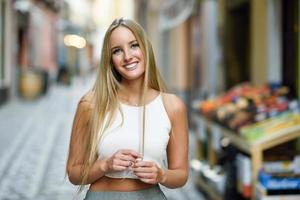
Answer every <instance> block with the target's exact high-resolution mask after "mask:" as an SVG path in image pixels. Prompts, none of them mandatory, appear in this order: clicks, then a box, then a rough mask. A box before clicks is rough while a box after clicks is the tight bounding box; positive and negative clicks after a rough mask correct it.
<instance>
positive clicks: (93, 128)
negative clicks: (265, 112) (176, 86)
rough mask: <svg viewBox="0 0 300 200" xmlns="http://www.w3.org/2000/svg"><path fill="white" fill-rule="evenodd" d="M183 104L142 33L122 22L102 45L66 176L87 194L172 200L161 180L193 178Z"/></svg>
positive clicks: (173, 183) (176, 182)
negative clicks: (166, 81) (168, 85)
mask: <svg viewBox="0 0 300 200" xmlns="http://www.w3.org/2000/svg"><path fill="white" fill-rule="evenodd" d="M187 130H188V127H187V115H186V108H185V105H184V103H183V102H182V101H181V100H180V99H179V98H178V97H176V96H175V95H173V94H168V93H166V92H165V88H164V84H163V81H162V79H161V77H160V74H159V71H158V69H157V67H156V64H155V59H154V54H153V50H152V47H151V44H150V42H149V41H148V39H147V37H146V34H145V32H144V30H143V29H142V28H141V26H140V25H139V24H137V23H136V22H134V21H132V20H128V19H123V18H121V19H116V20H115V21H114V22H113V23H112V24H111V25H110V27H109V28H108V30H107V32H106V34H105V37H104V42H103V48H102V54H101V62H100V67H99V69H98V74H97V79H96V82H95V85H94V87H93V88H92V90H91V91H90V92H89V93H87V94H86V95H85V96H83V97H82V99H81V100H80V102H79V103H78V107H77V111H76V115H75V118H74V122H73V128H72V136H71V141H70V149H69V157H68V162H67V173H68V177H69V179H70V181H71V183H73V184H75V185H80V186H81V187H83V186H84V185H89V190H88V192H87V195H86V197H85V199H87V200H94V199H101V200H105V199H109V200H111V199H128V200H137V199H145V200H146V199H147V200H150V199H157V200H159V199H166V197H165V195H164V194H163V192H162V191H161V190H160V188H159V184H161V185H164V186H166V187H168V188H178V187H182V186H183V185H184V184H185V183H186V181H187V177H188V133H187Z"/></svg>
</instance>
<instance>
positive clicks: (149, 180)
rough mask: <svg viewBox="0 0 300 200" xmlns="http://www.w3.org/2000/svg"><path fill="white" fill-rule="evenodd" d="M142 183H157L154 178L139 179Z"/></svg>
mask: <svg viewBox="0 0 300 200" xmlns="http://www.w3.org/2000/svg"><path fill="white" fill-rule="evenodd" d="M140 180H141V181H142V182H144V183H149V184H157V181H156V180H155V179H143V178H141V179H140Z"/></svg>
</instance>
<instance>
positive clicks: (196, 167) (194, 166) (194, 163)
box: [190, 159, 203, 172]
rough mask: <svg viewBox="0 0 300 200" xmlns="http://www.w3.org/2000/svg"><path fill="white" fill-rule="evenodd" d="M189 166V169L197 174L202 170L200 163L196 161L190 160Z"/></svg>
mask: <svg viewBox="0 0 300 200" xmlns="http://www.w3.org/2000/svg"><path fill="white" fill-rule="evenodd" d="M190 165H191V168H192V169H193V170H195V171H197V172H199V171H201V169H202V168H203V165H202V163H201V161H199V160H197V159H193V160H191V161H190Z"/></svg>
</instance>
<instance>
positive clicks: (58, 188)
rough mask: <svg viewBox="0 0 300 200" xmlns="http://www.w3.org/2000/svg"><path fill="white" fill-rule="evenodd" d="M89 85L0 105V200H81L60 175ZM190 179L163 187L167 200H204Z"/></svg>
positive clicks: (78, 83)
mask: <svg viewBox="0 0 300 200" xmlns="http://www.w3.org/2000/svg"><path fill="white" fill-rule="evenodd" d="M90 86H91V84H90V82H86V81H84V80H82V79H79V78H77V79H74V81H73V84H72V85H71V86H69V87H67V86H57V85H53V86H52V87H51V88H50V90H49V92H48V93H47V95H46V96H44V97H41V98H39V99H37V100H34V101H22V100H14V101H10V102H8V103H6V104H5V105H3V106H1V107H0V200H73V199H82V198H83V196H84V192H83V193H81V194H80V195H77V193H76V191H77V188H76V187H75V186H73V185H72V184H70V182H69V181H68V179H67V178H66V176H65V163H66V159H67V152H68V144H69V137H70V130H71V125H72V121H73V117H74V113H75V109H76V105H77V102H78V100H79V98H80V97H81V96H82V95H83V94H84V93H85V92H86V91H87V90H88V88H89V87H90ZM192 181H193V180H192V177H191V178H190V181H189V182H188V184H186V186H185V187H183V188H181V189H176V190H170V189H167V188H163V190H164V192H165V193H166V196H167V197H168V199H170V200H181V199H193V200H194V199H204V198H203V197H202V196H201V194H200V193H199V192H198V191H197V190H196V189H195V188H194V185H193V183H192Z"/></svg>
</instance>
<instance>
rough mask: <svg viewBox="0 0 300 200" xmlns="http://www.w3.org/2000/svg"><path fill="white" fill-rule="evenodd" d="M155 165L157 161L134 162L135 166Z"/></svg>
mask: <svg viewBox="0 0 300 200" xmlns="http://www.w3.org/2000/svg"><path fill="white" fill-rule="evenodd" d="M153 166H155V163H154V162H149V161H137V162H136V163H135V164H134V167H153Z"/></svg>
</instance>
